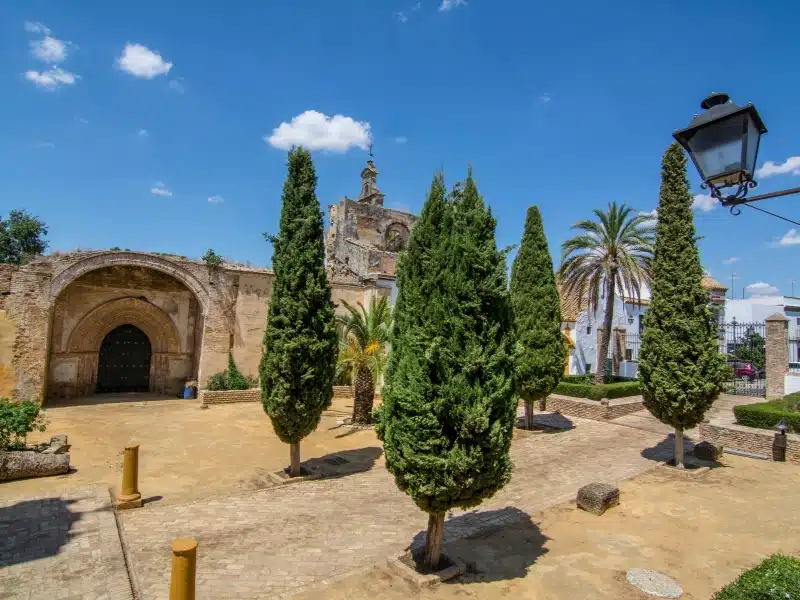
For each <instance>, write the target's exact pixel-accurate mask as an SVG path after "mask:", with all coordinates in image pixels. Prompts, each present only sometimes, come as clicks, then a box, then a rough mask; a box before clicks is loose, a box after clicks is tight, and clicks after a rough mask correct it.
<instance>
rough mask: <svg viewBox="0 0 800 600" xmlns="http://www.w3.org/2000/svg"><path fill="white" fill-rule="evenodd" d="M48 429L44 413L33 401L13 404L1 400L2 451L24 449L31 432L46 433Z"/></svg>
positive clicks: (5, 399) (0, 443)
mask: <svg viewBox="0 0 800 600" xmlns="http://www.w3.org/2000/svg"><path fill="white" fill-rule="evenodd" d="M46 427H47V420H46V419H45V415H44V411H42V409H41V407H40V406H39V405H38V404H37V403H36V402H34V401H33V400H25V401H23V402H11V400H9V399H8V398H0V450H5V449H7V448H11V449H14V450H19V449H21V448H24V447H25V440H26V438H27V436H28V434H29V433H30V432H31V431H44V430H45V428H46Z"/></svg>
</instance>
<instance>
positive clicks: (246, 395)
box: [198, 388, 261, 406]
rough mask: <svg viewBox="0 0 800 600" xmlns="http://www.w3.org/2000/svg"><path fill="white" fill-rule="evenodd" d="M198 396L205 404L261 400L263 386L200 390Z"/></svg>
mask: <svg viewBox="0 0 800 600" xmlns="http://www.w3.org/2000/svg"><path fill="white" fill-rule="evenodd" d="M198 397H199V399H200V402H201V403H202V404H203V405H205V406H208V405H209V404H233V403H235V402H261V388H253V389H250V390H223V391H212V390H200V393H199V394H198Z"/></svg>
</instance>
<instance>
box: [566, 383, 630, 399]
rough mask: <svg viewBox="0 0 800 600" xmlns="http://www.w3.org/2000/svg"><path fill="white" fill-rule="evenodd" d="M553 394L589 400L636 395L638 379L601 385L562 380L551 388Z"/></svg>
mask: <svg viewBox="0 0 800 600" xmlns="http://www.w3.org/2000/svg"><path fill="white" fill-rule="evenodd" d="M553 393H555V394H561V395H563V396H572V397H573V398H588V399H589V400H602V399H603V398H608V399H609V400H613V399H614V398H626V397H627V396H638V395H639V393H640V391H639V382H638V381H621V382H619V383H604V384H603V385H593V384H591V383H571V382H569V381H562V382H561V383H559V384H558V385H557V386H556V389H555V390H553Z"/></svg>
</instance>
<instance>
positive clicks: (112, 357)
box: [97, 324, 152, 393]
mask: <svg viewBox="0 0 800 600" xmlns="http://www.w3.org/2000/svg"><path fill="white" fill-rule="evenodd" d="M151 357H152V348H151V346H150V340H149V338H148V337H147V334H145V332H144V331H142V330H141V329H139V328H138V327H136V326H134V325H130V324H125V325H120V326H119V327H117V328H116V329H113V330H111V331H110V332H108V334H107V335H106V336H105V338H103V343H102V344H101V345H100V353H99V357H98V358H99V360H98V364H97V392H98V393H117V392H148V391H150V359H151Z"/></svg>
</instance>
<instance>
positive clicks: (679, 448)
mask: <svg viewBox="0 0 800 600" xmlns="http://www.w3.org/2000/svg"><path fill="white" fill-rule="evenodd" d="M675 468H676V469H682V468H683V429H678V428H677V427H676V428H675Z"/></svg>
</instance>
